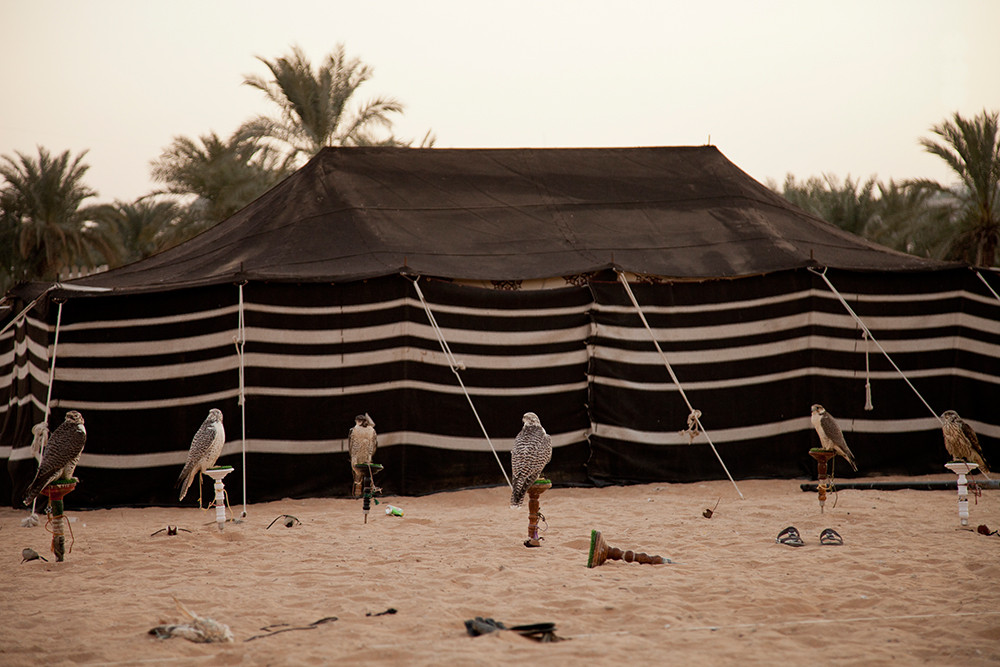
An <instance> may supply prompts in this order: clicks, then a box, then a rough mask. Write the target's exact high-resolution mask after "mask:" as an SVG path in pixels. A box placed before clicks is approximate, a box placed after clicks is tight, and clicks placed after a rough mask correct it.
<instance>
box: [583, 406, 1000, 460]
mask: <svg viewBox="0 0 1000 667" xmlns="http://www.w3.org/2000/svg"><path fill="white" fill-rule="evenodd" d="M837 421H838V423H839V424H840V427H841V429H843V431H844V435H845V436H846V437H847V438H848V439H850V436H851V434H852V433H866V434H880V433H881V434H884V433H919V432H923V431H936V432H938V433H940V432H941V424H940V422H938V420H937V419H935V418H934V417H926V418H923V419H905V420H903V419H887V420H884V421H877V420H874V419H853V420H852V419H845V418H838V419H837ZM701 422H702V426H704V427H705V429H706V430H707V432H708V435H709V437H711V439H712V442H713V443H715V444H721V443H726V442H742V441H746V440H757V439H761V438H773V437H775V436H779V435H786V434H789V433H799V432H803V435H809V433H810V432H812V430H813V428H812V424H811V423H810V421H809V417H808V416H805V417H799V418H796V419H789V420H787V421H782V422H772V423H769V424H759V425H756V426H743V427H738V428H724V429H713V428H712V424H711V415H703V416H702V418H701ZM969 424H970V425H972V427H973V428H974V429H975V430H976V431H977V432H978V433H979V434H980V435H986V436H990V437H994V438H995V437H1000V426H994V425H987V424H983V423H981V422H971V421H970V422H969ZM677 426H678V430H677V431H668V432H659V431H639V430H636V429H631V428H625V427H622V426H611V425H608V424H600V423H598V424H595V425H594V435H595V436H600V437H604V438H612V439H614V440H622V441H625V442H635V443H640V444H644V445H688V444H695V445H697V444H708V439H707V438H706V437H705V436H704V435H699V436H698V437H697V438H695V439H694V442H693V443H691V441H690V439H689V438H688V434H687V433H686V432H684V431H683V429H684V428H686V427H687V424H686V423H678V424H677ZM943 447H944V445H942V448H943ZM942 451H943V450H942ZM942 456H943V454H942Z"/></svg>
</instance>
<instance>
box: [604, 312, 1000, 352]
mask: <svg viewBox="0 0 1000 667" xmlns="http://www.w3.org/2000/svg"><path fill="white" fill-rule="evenodd" d="M647 314H648V313H647ZM861 319H862V321H864V323H865V326H867V327H868V330H869V331H871V332H872V334H873V335H874V336H875V338H876V339H878V340H879V342H880V343H882V345H883V347H884V346H885V341H884V340H883V339H882V337H881V336H880V335H879V334H880V332H883V331H905V332H908V333H910V335H911V337H912V336H918V335H920V334H919V332H920V331H921V330H922V329H935V328H940V327H951V326H962V327H965V328H967V329H972V330H974V331H985V332H988V333H995V332H996V322H994V321H992V320H987V319H985V318H982V317H975V316H973V315H969V314H968V313H947V314H944V315H912V316H900V317H863V318H861ZM807 326H818V327H829V328H833V329H846V330H849V331H850V330H856V329H857V326H856V325H855V321H854V318H853V317H851V316H850V315H849V314H847V313H845V314H843V315H837V314H832V313H822V312H817V311H810V312H805V313H796V314H794V315H787V316H785V317H775V318H771V319H767V320H753V321H744V322H736V323H733V324H713V325H705V326H701V325H699V326H688V327H675V326H671V327H666V328H663V327H652V330H653V335H654V336H655V337H656V340H658V341H660V342H664V341H667V342H669V341H700V340H718V339H724V338H738V337H741V336H757V335H761V334H770V333H776V332H779V331H788V330H790V329H798V328H801V327H807ZM598 335H599V336H602V337H605V338H613V339H616V340H632V341H635V340H649V331H647V330H646V328H645V327H643V326H642V325H641V324H640V323H639V322H636V323H635V326H620V325H606V324H598ZM860 336H861V332H860V330H859V331H858V337H859V338H860Z"/></svg>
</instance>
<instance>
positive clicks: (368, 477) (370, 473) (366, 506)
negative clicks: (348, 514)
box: [354, 463, 383, 523]
mask: <svg viewBox="0 0 1000 667" xmlns="http://www.w3.org/2000/svg"><path fill="white" fill-rule="evenodd" d="M354 467H355V468H357V469H358V470H360V471H361V472H363V473H364V474H365V481H364V486H363V487H362V489H361V497H362V498H363V500H364V503H363V504H362V506H361V507H362V511H363V512H364V514H365V523H368V512H370V511H371V508H372V498H374V497H375V494H376V493H382V489H380V488H379V487H377V486H375V473H377V472H381V471H382V467H383V466H382V464H380V463H355V464H354ZM375 502H376V503H378V501H377V500H376V501H375Z"/></svg>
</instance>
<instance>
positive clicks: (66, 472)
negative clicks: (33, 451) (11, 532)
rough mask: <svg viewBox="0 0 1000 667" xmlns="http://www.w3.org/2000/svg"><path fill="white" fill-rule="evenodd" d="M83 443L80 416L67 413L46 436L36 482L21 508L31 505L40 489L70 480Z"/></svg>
mask: <svg viewBox="0 0 1000 667" xmlns="http://www.w3.org/2000/svg"><path fill="white" fill-rule="evenodd" d="M36 435H37V434H36ZM86 443H87V429H86V428H85V427H84V425H83V415H81V414H80V413H79V412H77V411H76V410H70V411H69V412H67V413H66V419H65V421H63V423H62V424H60V425H59V428H57V429H56V430H55V431H53V432H52V435H50V436H49V440H48V443H46V445H45V449H44V450H43V451H42V460H41V462H40V463H39V464H38V472H36V473H35V479H34V480H33V481H32V482H31V484H30V485H29V486H28V490H27V491H26V492H25V494H24V504H25V505H30V504H31V501H32V500H34V499H35V497H36V496H37V495H38V494H39V493H40V492H41V490H42V489H44V488H45V487H46V486H48V485H49V484H51V483H52V482H54V481H56V480H57V479H70V478H72V477H73V471H74V470H76V464H77V463H78V462H79V461H80V454H82V453H83V446H84V445H85V444H86Z"/></svg>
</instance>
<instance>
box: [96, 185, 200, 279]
mask: <svg viewBox="0 0 1000 667" xmlns="http://www.w3.org/2000/svg"><path fill="white" fill-rule="evenodd" d="M95 218H96V219H97V220H99V221H101V222H102V223H104V224H106V225H107V226H108V227H109V228H110V229H113V230H114V231H115V233H116V234H117V236H118V246H119V247H120V248H121V254H120V255H119V257H118V262H119V263H120V264H126V263H129V262H135V261H138V260H140V259H145V258H146V257H149V256H151V255H154V254H156V253H157V252H159V251H161V250H165V249H166V248H168V247H170V246H171V245H173V244H174V239H173V234H172V232H173V230H174V229H176V228H178V227H179V226H182V225H183V224H184V222H186V218H185V209H184V208H183V207H182V206H180V205H179V204H178V203H177V202H175V201H170V200H159V201H157V200H154V199H152V198H149V197H142V198H139V199H137V200H135V201H134V202H122V201H116V202H115V203H114V204H107V205H104V206H102V207H99V209H98V211H97V212H96V214H95Z"/></svg>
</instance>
